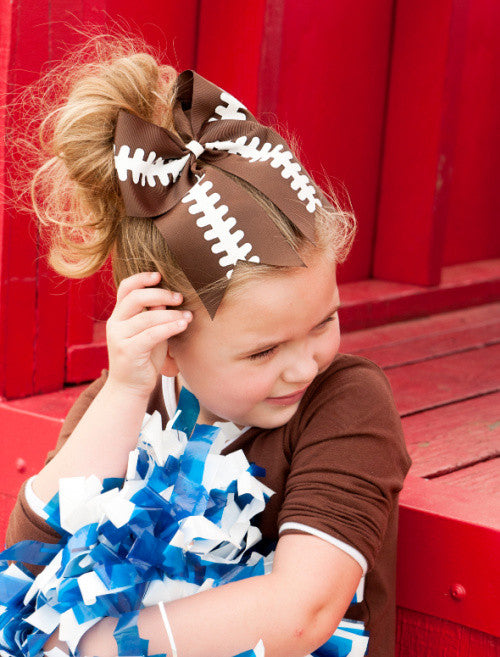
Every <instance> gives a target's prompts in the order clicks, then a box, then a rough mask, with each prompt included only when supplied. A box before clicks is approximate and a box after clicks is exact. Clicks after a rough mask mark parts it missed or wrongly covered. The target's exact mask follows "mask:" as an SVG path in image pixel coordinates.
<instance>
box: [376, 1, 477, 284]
mask: <svg viewBox="0 0 500 657" xmlns="http://www.w3.org/2000/svg"><path fill="white" fill-rule="evenodd" d="M465 9H466V3H454V2H453V0H443V1H442V2H439V3H436V2H434V1H433V0H423V1H421V2H419V3H418V4H417V5H416V4H415V3H414V2H412V1H411V0H399V1H398V2H397V3H396V14H395V27H394V41H393V49H392V61H391V78H390V87H389V97H388V109H387V121H386V127H385V144H384V161H383V166H382V178H381V186H380V203H379V212H378V221H377V238H376V246H375V259H374V268H373V275H374V276H375V277H376V278H385V279H388V280H395V281H407V282H410V283H415V284H419V285H436V284H438V283H439V276H440V269H441V257H442V255H441V249H442V236H443V231H444V219H445V216H444V213H443V212H442V211H441V212H439V210H437V208H436V205H438V200H439V197H440V196H441V195H442V194H443V190H442V189H441V188H442V186H443V183H445V182H446V180H447V178H448V175H447V172H448V167H449V163H448V162H447V160H446V157H448V158H449V153H448V149H447V147H446V146H445V143H444V142H446V143H449V142H450V141H451V143H453V139H451V140H450V138H449V137H447V135H446V131H447V130H449V129H450V128H449V124H450V123H453V124H454V123H455V122H454V120H453V119H454V116H455V115H456V111H457V110H456V108H455V107H453V103H452V101H453V97H454V92H455V91H456V90H457V89H458V80H457V79H456V75H454V74H452V73H451V72H452V71H453V72H455V71H456V69H455V66H454V63H455V59H456V55H457V50H458V48H459V43H457V42H456V40H455V38H454V37H455V35H454V33H453V32H452V33H451V34H450V31H451V29H452V27H453V25H454V22H455V21H457V20H458V18H457V16H458V15H459V14H461V13H462V12H464V11H465ZM462 48H463V46H462ZM452 54H453V55H454V56H455V57H451V55H452ZM459 72H460V71H457V74H459ZM452 88H453V92H452V90H451V89H452ZM448 103H450V105H449V106H448ZM447 110H449V111H447Z"/></svg>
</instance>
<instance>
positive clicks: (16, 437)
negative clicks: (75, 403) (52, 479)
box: [0, 404, 62, 496]
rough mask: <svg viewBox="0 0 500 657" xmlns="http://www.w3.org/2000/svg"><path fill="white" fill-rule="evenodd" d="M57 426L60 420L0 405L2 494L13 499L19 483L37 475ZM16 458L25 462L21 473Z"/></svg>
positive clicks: (51, 445)
mask: <svg viewBox="0 0 500 657" xmlns="http://www.w3.org/2000/svg"><path fill="white" fill-rule="evenodd" d="M61 425H62V419H53V418H49V417H46V416H45V415H40V414H35V413H27V412H26V411H19V410H17V409H14V408H11V407H8V406H6V405H5V404H0V426H1V427H2V438H1V441H2V443H1V451H2V459H3V465H2V484H1V489H0V490H1V492H2V493H7V494H8V495H12V496H17V493H18V491H19V488H20V487H21V484H22V483H23V481H24V480H25V479H27V478H28V477H31V476H32V475H34V474H36V473H37V472H39V470H40V469H41V467H42V466H43V464H44V461H45V457H46V455H47V452H48V451H49V450H50V449H52V448H53V447H54V446H55V443H56V440H57V435H58V433H59V430H60V428H61ZM19 458H21V459H23V461H24V462H25V463H26V467H25V469H24V470H22V471H19V470H18V469H17V468H16V461H17V460H18V459H19Z"/></svg>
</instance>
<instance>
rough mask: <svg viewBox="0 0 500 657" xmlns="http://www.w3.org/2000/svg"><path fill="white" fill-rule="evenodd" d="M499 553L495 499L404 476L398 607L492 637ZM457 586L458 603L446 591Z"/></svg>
mask: <svg viewBox="0 0 500 657" xmlns="http://www.w3.org/2000/svg"><path fill="white" fill-rule="evenodd" d="M499 549H500V504H499V501H498V499H495V498H493V497H491V496H488V497H485V498H483V497H481V498H478V497H477V496H471V495H469V494H468V493H467V491H466V490H462V489H461V488H459V487H455V486H450V485H447V484H444V483H441V482H440V481H439V480H431V481H426V480H424V479H420V478H418V477H414V476H413V475H412V474H410V475H409V476H408V477H407V479H406V482H405V487H404V489H403V491H402V492H401V496H400V513H399V538H398V563H397V601H398V604H399V605H400V606H402V607H405V608H407V609H412V610H415V611H418V612H421V613H425V614H428V615H433V616H437V617H439V618H442V619H446V620H449V621H452V622H454V623H458V624H460V625H465V626H467V627H472V628H475V629H477V630H480V631H482V632H486V633H488V634H492V635H495V636H498V634H499V631H500V627H499V625H498V609H499V607H500V595H499V591H498V586H497V583H498V581H499V577H500V562H499V560H498V558H497V555H498V550H499ZM457 584H459V585H461V586H462V587H463V588H464V589H465V596H464V597H463V599H460V600H457V599H455V598H454V597H453V595H452V593H451V592H452V590H453V586H454V585H457ZM434 654H440V653H434Z"/></svg>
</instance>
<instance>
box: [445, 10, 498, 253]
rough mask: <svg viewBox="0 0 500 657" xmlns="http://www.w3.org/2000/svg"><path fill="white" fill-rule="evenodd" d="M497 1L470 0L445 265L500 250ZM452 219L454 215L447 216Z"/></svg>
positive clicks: (451, 216) (446, 232) (446, 236)
mask: <svg viewBox="0 0 500 657" xmlns="http://www.w3.org/2000/svg"><path fill="white" fill-rule="evenodd" d="M499 25H500V3H499V2H498V1H497V0H475V2H470V3H469V20H468V26H467V27H468V29H467V33H466V35H465V40H464V43H465V47H466V59H465V62H464V68H463V74H462V88H461V93H460V97H459V99H458V102H457V108H459V112H458V129H457V131H458V135H459V139H457V144H456V151H455V157H454V162H453V178H452V184H451V190H450V214H449V217H450V220H449V221H447V222H446V227H445V229H446V230H445V247H444V262H445V264H454V263H457V262H467V261H469V260H481V259H484V258H495V257H498V255H499V254H500V231H499V230H498V217H499V216H500V197H499V195H498V192H497V189H496V185H492V184H491V181H492V180H495V179H498V171H499V169H500V159H499V153H500V131H499V130H498V107H500V85H499V84H498V71H499V70H500V39H499V38H498V37H499ZM451 218H452V219H451Z"/></svg>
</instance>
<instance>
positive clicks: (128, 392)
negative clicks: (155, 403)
mask: <svg viewBox="0 0 500 657" xmlns="http://www.w3.org/2000/svg"><path fill="white" fill-rule="evenodd" d="M102 390H104V391H105V394H108V395H110V396H113V397H115V396H116V397H117V398H119V399H120V400H127V401H131V402H137V403H143V404H144V403H145V404H146V405H147V403H148V402H149V398H150V396H151V393H152V392H153V391H152V390H145V389H140V388H134V387H133V386H130V385H127V384H124V383H121V382H120V381H115V380H114V379H113V378H111V377H110V376H109V375H108V378H107V379H106V382H105V383H104V386H103V387H102Z"/></svg>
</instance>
